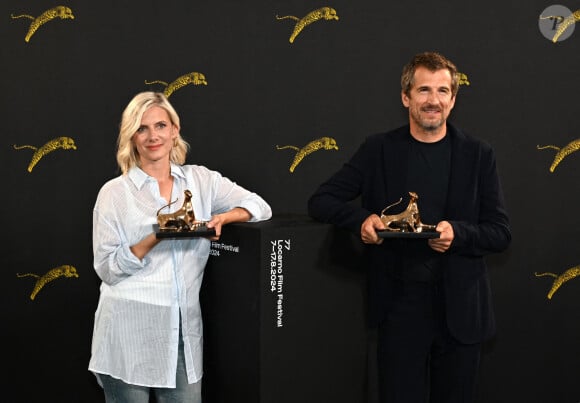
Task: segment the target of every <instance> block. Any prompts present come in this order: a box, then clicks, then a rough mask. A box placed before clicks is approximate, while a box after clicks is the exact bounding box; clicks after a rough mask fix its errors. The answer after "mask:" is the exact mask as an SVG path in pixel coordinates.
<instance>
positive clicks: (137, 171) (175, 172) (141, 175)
mask: <svg viewBox="0 0 580 403" xmlns="http://www.w3.org/2000/svg"><path fill="white" fill-rule="evenodd" d="M171 175H172V176H176V177H179V178H185V173H184V172H183V167H182V166H181V165H177V164H174V163H171ZM127 176H128V177H129V179H130V180H131V182H133V184H134V185H135V187H136V188H137V189H139V190H141V188H142V187H143V185H144V184H145V183H146V182H147V181H149V180H154V179H153V177H151V176H149V175H147V174H146V173H145V172H144V171H143V170H142V169H141V168H139V167H138V166H134V167H132V168H131V169H129V172H127Z"/></svg>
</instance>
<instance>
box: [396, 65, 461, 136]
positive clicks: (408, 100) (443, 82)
mask: <svg viewBox="0 0 580 403" xmlns="http://www.w3.org/2000/svg"><path fill="white" fill-rule="evenodd" d="M401 97H402V100H403V105H405V107H407V108H409V120H410V124H411V132H412V133H414V131H413V130H415V131H416V132H417V134H419V133H422V134H440V133H441V132H440V129H442V128H443V129H444V126H445V122H446V120H447V117H448V116H449V113H451V109H453V106H454V105H455V96H453V95H452V92H451V73H450V72H449V70H447V69H443V70H437V71H429V70H428V69H426V68H425V67H418V68H417V69H416V70H415V75H414V83H413V86H412V87H411V89H410V91H409V95H407V94H405V93H402V94H401ZM444 133H445V130H443V134H444Z"/></svg>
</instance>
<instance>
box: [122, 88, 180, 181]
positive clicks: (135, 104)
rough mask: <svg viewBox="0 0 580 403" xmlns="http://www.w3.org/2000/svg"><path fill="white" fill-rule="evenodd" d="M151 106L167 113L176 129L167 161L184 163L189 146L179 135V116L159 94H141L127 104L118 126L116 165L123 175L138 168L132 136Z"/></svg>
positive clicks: (137, 158)
mask: <svg viewBox="0 0 580 403" xmlns="http://www.w3.org/2000/svg"><path fill="white" fill-rule="evenodd" d="M152 106H158V107H160V108H163V109H165V110H166V111H167V114H168V115H169V119H170V120H171V124H173V125H174V126H175V127H176V128H177V138H176V139H175V140H174V141H173V148H172V149H171V153H170V156H169V160H170V161H171V162H173V163H176V164H179V165H182V164H184V163H185V157H186V156H187V152H188V151H189V144H188V143H187V141H185V140H183V138H182V137H181V134H179V130H180V127H181V126H180V125H179V116H178V115H177V112H176V111H175V109H174V108H173V106H172V105H171V104H170V103H169V101H168V100H167V97H166V96H165V95H164V94H163V93H160V92H153V91H147V92H141V93H139V94H137V95H135V97H133V99H132V100H131V101H130V102H129V104H128V105H127V107H126V108H125V110H124V111H123V115H122V118H121V124H120V125H119V137H118V139H117V164H118V165H119V168H120V169H121V172H122V173H123V174H126V173H127V172H128V171H129V169H131V168H133V167H134V166H139V153H138V152H137V149H136V148H135V146H134V145H133V142H132V141H131V140H132V139H133V135H134V134H135V133H136V132H137V129H139V126H141V119H142V118H143V113H145V111H146V110H147V109H149V108H151V107H152Z"/></svg>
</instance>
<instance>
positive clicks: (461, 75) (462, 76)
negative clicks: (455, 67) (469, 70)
mask: <svg viewBox="0 0 580 403" xmlns="http://www.w3.org/2000/svg"><path fill="white" fill-rule="evenodd" d="M457 74H458V75H459V85H467V86H469V85H471V83H470V82H469V78H467V75H466V74H464V73H461V72H459V73H457Z"/></svg>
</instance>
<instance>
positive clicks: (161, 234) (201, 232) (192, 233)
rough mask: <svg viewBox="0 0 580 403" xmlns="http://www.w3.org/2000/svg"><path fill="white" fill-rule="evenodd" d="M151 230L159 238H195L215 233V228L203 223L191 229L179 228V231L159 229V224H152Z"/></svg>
mask: <svg viewBox="0 0 580 403" xmlns="http://www.w3.org/2000/svg"><path fill="white" fill-rule="evenodd" d="M153 231H154V232H155V236H156V237H157V238H159V239H161V238H197V237H204V236H205V237H208V236H214V235H215V229H213V228H208V227H206V226H205V225H200V226H199V227H196V228H194V229H191V230H181V231H177V230H176V231H168V230H160V229H159V224H153Z"/></svg>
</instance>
